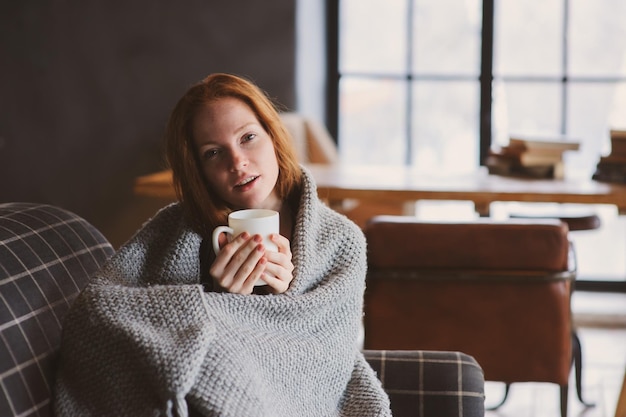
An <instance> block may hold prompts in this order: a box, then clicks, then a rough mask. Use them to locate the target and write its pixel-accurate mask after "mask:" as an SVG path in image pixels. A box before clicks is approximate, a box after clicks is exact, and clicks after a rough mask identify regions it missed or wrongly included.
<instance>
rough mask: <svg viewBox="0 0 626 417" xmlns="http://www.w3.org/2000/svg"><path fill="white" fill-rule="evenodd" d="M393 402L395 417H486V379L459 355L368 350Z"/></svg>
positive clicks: (473, 363)
mask: <svg viewBox="0 0 626 417" xmlns="http://www.w3.org/2000/svg"><path fill="white" fill-rule="evenodd" d="M364 355H365V359H367V361H368V362H369V363H370V365H371V366H372V368H373V369H374V370H375V371H376V373H377V374H378V377H379V378H380V380H381V381H382V384H383V387H384V389H385V391H386V392H387V394H388V395H389V398H390V400H391V409H392V411H393V415H394V417H409V416H411V417H417V416H419V417H424V416H448V417H461V416H465V417H473V416H480V417H482V416H484V415H485V393H484V385H485V383H484V376H483V372H482V369H481V368H480V366H479V365H478V362H476V360H475V359H474V358H473V357H471V356H469V355H466V354H464V353H460V352H438V351H416V350H365V351H364Z"/></svg>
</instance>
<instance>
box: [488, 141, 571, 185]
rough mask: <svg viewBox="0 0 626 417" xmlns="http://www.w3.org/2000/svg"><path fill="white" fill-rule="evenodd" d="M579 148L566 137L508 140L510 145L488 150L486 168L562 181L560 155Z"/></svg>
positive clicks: (498, 173) (561, 157)
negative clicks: (560, 179)
mask: <svg viewBox="0 0 626 417" xmlns="http://www.w3.org/2000/svg"><path fill="white" fill-rule="evenodd" d="M579 148H580V143H579V142H577V141H572V140H568V139H566V138H556V139H535V138H523V137H511V138H509V144H508V145H507V146H502V147H499V148H492V149H490V150H489V153H488V155H487V158H486V159H485V165H486V166H487V169H488V170H489V173H490V174H496V175H509V176H522V177H530V178H563V175H564V164H563V154H564V152H566V151H576V150H578V149H579Z"/></svg>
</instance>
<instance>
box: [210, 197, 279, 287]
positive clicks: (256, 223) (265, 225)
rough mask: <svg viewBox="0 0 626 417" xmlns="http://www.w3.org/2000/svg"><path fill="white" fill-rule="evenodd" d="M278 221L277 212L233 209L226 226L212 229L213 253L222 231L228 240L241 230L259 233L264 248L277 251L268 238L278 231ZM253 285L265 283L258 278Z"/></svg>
mask: <svg viewBox="0 0 626 417" xmlns="http://www.w3.org/2000/svg"><path fill="white" fill-rule="evenodd" d="M279 229H280V221H279V218H278V212H277V211H274V210H265V209H247V210H237V211H233V212H232V213H230V214H229V215H228V226H217V227H216V228H215V229H214V230H213V250H214V251H215V254H216V255H217V253H218V252H219V251H220V245H219V236H220V235H221V234H222V233H226V234H227V235H228V241H231V240H232V239H233V238H234V237H235V236H238V235H239V234H241V233H243V232H248V234H249V235H250V236H253V235H260V236H261V237H262V238H263V246H265V249H266V250H269V251H274V252H277V251H278V248H277V247H276V244H275V243H274V242H272V241H271V240H270V235H271V234H272V233H279ZM255 285H265V284H264V282H263V281H261V280H259V281H257V283H256V284H255Z"/></svg>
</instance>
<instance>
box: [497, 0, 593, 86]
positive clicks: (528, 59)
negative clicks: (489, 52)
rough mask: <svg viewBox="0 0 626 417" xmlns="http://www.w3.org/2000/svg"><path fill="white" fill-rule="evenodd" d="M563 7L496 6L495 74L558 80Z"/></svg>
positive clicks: (553, 3) (554, 1) (554, 0)
mask: <svg viewBox="0 0 626 417" xmlns="http://www.w3.org/2000/svg"><path fill="white" fill-rule="evenodd" d="M587 1H589V0H587ZM563 3H564V2H563V0H542V1H499V2H496V4H495V11H494V13H495V23H494V57H493V60H494V74H497V75H498V76H511V75H524V76H528V75H541V76H559V75H560V74H561V73H562V71H563V69H562V56H563V53H562V52H563Z"/></svg>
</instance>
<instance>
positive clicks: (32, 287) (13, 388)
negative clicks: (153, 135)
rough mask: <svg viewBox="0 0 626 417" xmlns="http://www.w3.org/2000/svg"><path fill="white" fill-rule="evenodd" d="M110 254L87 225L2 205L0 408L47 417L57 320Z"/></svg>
mask: <svg viewBox="0 0 626 417" xmlns="http://www.w3.org/2000/svg"><path fill="white" fill-rule="evenodd" d="M112 253H113V248H112V247H111V245H110V244H109V243H108V242H107V240H106V238H105V237H104V236H102V234H101V233H100V232H99V231H98V230H97V229H96V228H95V227H93V226H92V225H91V224H89V223H88V222H87V221H85V220H84V219H82V218H80V217H78V216H77V215H75V214H73V213H71V212H68V211H66V210H63V209H60V208H57V207H53V206H49V205H41V204H32V203H7V204H0V415H1V416H17V415H19V416H30V415H37V416H48V415H52V412H51V407H50V389H51V386H52V382H53V381H52V379H53V377H54V364H55V357H56V353H57V350H58V348H59V343H60V337H61V321H62V320H63V316H64V315H65V313H66V311H67V309H68V307H69V306H70V304H71V303H72V301H73V300H74V298H75V297H76V295H77V294H78V292H79V291H80V290H81V289H82V288H83V287H84V286H85V284H86V283H87V280H88V278H89V276H90V274H91V273H92V272H94V271H95V270H96V269H97V268H98V267H99V266H100V265H101V264H102V263H103V262H104V261H105V260H106V259H107V258H108V257H109V256H111V255H112Z"/></svg>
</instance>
